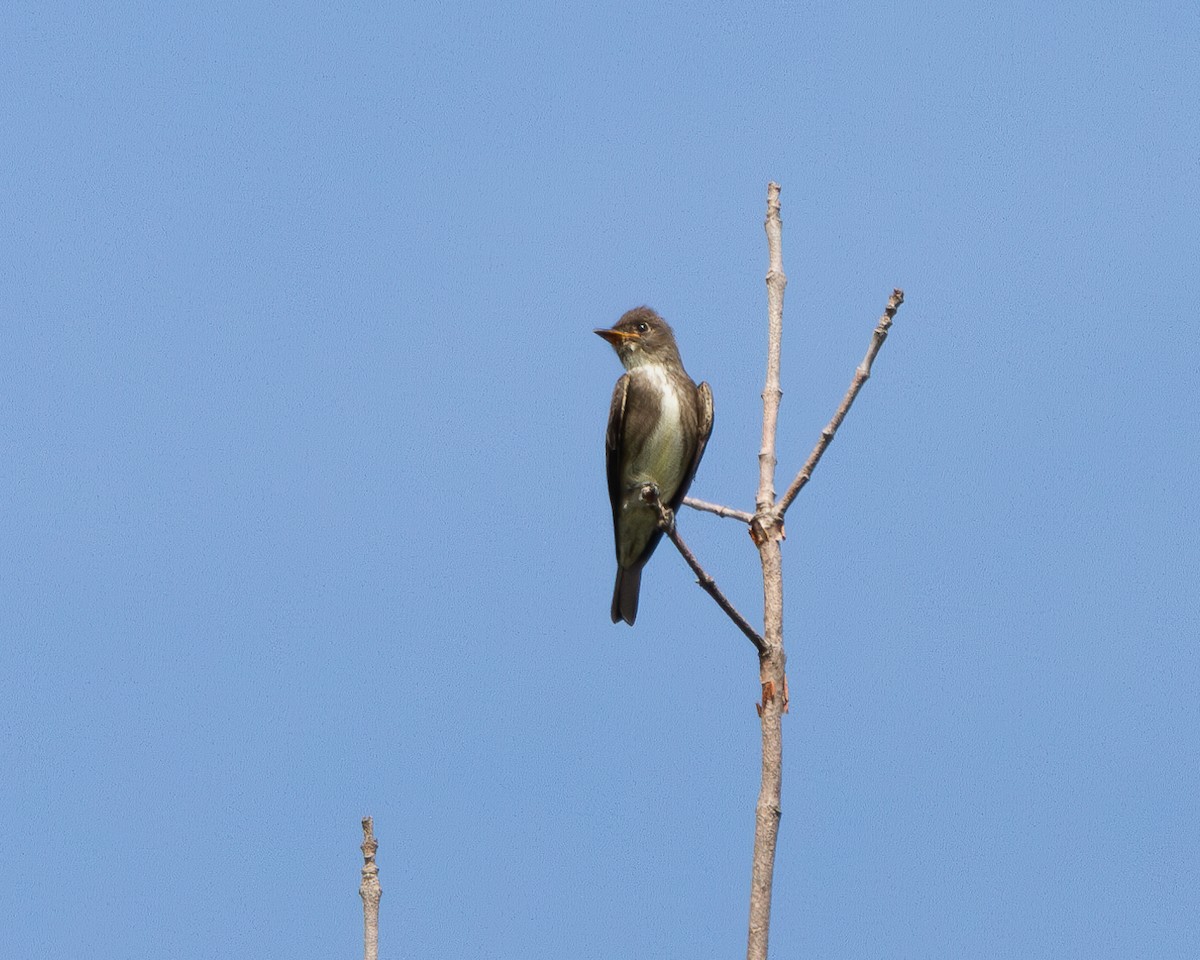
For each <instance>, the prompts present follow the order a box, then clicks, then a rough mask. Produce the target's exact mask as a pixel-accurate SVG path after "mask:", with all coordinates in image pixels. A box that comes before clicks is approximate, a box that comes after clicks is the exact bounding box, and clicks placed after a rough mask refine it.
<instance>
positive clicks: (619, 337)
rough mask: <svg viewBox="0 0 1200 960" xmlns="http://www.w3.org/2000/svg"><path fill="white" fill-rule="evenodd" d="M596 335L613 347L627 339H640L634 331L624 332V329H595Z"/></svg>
mask: <svg viewBox="0 0 1200 960" xmlns="http://www.w3.org/2000/svg"><path fill="white" fill-rule="evenodd" d="M596 336H598V337H603V338H604V339H605V340H607V341H608V342H609V343H611V344H612V345H613V346H614V347H619V346H620V345H621V344H622V343H625V341H627V340H640V339H641V337H639V336H638V335H637V334H636V333H626V332H625V331H624V330H597V331H596Z"/></svg>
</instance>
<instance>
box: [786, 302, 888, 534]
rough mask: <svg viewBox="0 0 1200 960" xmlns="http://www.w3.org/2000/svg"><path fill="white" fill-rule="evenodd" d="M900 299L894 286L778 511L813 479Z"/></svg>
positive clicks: (868, 370) (859, 386)
mask: <svg viewBox="0 0 1200 960" xmlns="http://www.w3.org/2000/svg"><path fill="white" fill-rule="evenodd" d="M903 302H904V291H903V290H901V289H899V288H897V289H895V290H893V291H892V296H891V299H890V300H888V305H887V309H886V310H884V311H883V316H881V317H880V318H879V325H878V326H877V327H876V328H875V331H874V332H873V333H872V334H871V344H870V346H868V347H867V355H866V356H865V357H863V361H862V363H860V364H859V365H858V367H857V368H856V369H855V371H854V379H853V380H852V381H850V389H849V390H847V391H846V395H845V396H844V397H843V398H842V404H841V406H840V407H838V408H837V412H836V413H835V414H834V415H833V419H832V420H830V421H829V423H827V424H826V425H825V429H824V430H822V431H821V439H820V440H818V441H817V445H816V446H815V447H813V450H812V453H810V454H809V455H808V460H807V462H805V464H804V466H803V467H802V468H801V470H800V472H799V473H798V474H796V479H795V480H793V481H792V485H791V486H790V487H788V488H787V492H786V493H785V494H784V495H783V499H782V500H780V501H779V513H780V515H781V516H782V515H783V514H784V513H786V512H787V508H788V507H790V506H791V505H792V501H793V500H795V499H796V494H798V493H799V492H800V491H801V490H803V489H804V485H805V484H807V483H808V481H809V480H810V479H812V474H813V470H815V469H816V466H817V464H818V463H820V462H821V457H822V456H824V455H825V451H826V449H827V448H828V447H829V444H830V443H832V442H833V437H834V434H836V433H837V430H838V427H840V426H841V425H842V421H843V420H844V419H845V418H846V414H847V413H848V412H849V411H850V405H851V404H852V403H854V398H855V397H857V396H858V391H859V390H861V389H862V386H863V384H864V383H866V382H867V380H868V378H870V376H871V364H872V363H874V362H875V356H876V355H877V354H878V353H879V348H880V347H882V346H883V341H884V340H886V339H887V335H888V330H889V329H890V328H891V326H892V318H893V317H895V316H896V311H897V310H899V309H900V304H902V303H903Z"/></svg>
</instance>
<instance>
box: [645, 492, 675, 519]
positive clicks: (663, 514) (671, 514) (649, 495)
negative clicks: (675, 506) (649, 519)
mask: <svg viewBox="0 0 1200 960" xmlns="http://www.w3.org/2000/svg"><path fill="white" fill-rule="evenodd" d="M641 496H642V502H643V503H648V504H650V506H652V507H657V508H658V525H659V526H660V527H661V528H662V529H663V530H673V529H674V528H675V511H674V510H672V509H671V508H670V507H668V506H667V505H666V504H665V503H663V502H662V501H661V500H660V499H659V498H658V484H656V483H643V484H642V494H641Z"/></svg>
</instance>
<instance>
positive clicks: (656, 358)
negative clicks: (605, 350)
mask: <svg viewBox="0 0 1200 960" xmlns="http://www.w3.org/2000/svg"><path fill="white" fill-rule="evenodd" d="M596 334H597V335H598V336H601V337H603V338H604V339H605V340H607V341H608V342H609V343H611V344H612V346H613V349H614V350H616V351H617V356H618V357H620V358H621V363H622V364H624V366H625V369H626V370H632V369H633V368H634V367H639V366H642V365H643V364H650V363H660V364H661V363H670V362H671V361H672V360H674V361H675V362H676V363H678V362H679V348H678V347H677V346H676V345H675V335H674V334H673V333H672V332H671V328H670V327H669V326H668V325H667V321H666V320H664V319H663V318H662V317H660V316H659V315H658V314H657V313H655V312H654V311H653V310H651V309H650V308H649V307H635V308H634V309H633V310H630V311H629V312H628V313H626V314H625V315H624V316H622V317H621V319H620V320H618V321H617V322H616V323H615V324H613V326H612V328H611V329H609V330H597V331H596Z"/></svg>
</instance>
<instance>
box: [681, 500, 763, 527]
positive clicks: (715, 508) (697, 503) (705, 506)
mask: <svg viewBox="0 0 1200 960" xmlns="http://www.w3.org/2000/svg"><path fill="white" fill-rule="evenodd" d="M683 505H684V506H685V507H691V508H692V509H693V510H703V511H705V512H707V513H715V514H716V515H717V516H718V517H732V518H733V519H734V520H741V521H742V523H749V522H750V521H751V520H753V519H754V514H752V513H747V512H746V511H745V510H735V509H734V508H733V507H723V506H721V505H720V504H719V503H709V502H707V501H706V500H697V499H696V498H695V497H684V498H683Z"/></svg>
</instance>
